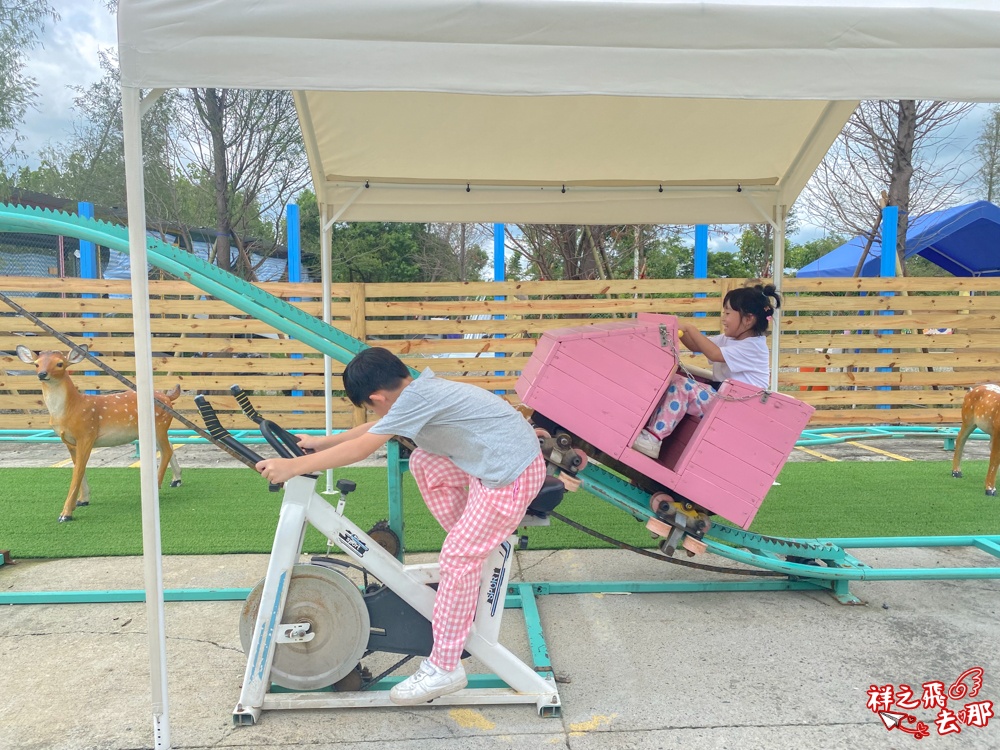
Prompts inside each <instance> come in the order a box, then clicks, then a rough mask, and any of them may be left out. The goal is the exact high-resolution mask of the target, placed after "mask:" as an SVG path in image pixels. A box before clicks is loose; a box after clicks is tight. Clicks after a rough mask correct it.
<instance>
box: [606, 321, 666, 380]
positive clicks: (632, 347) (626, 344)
mask: <svg viewBox="0 0 1000 750" xmlns="http://www.w3.org/2000/svg"><path fill="white" fill-rule="evenodd" d="M666 333H667V336H668V342H670V341H671V339H670V337H673V336H674V329H668V330H667V332H666ZM598 343H600V345H601V346H603V347H605V348H606V349H608V351H610V352H612V353H614V354H616V355H618V356H619V357H623V358H626V359H628V360H629V361H631V362H634V363H635V364H636V365H637V366H639V367H641V368H642V369H644V370H645V371H646V372H648V373H649V374H651V375H652V376H653V377H655V378H656V379H658V380H659V381H660V382H663V381H664V380H667V379H668V376H669V375H670V373H672V372H673V371H674V369H675V368H676V366H677V355H676V351H677V342H676V338H674V339H673V341H672V343H668V344H667V345H666V346H664V345H663V344H661V343H660V332H659V329H658V328H657V327H656V326H637V327H635V328H633V329H632V331H631V334H630V335H629V336H609V337H608V338H606V339H602V340H601V341H600V342H598Z"/></svg>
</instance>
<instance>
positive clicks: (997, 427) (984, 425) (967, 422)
mask: <svg viewBox="0 0 1000 750" xmlns="http://www.w3.org/2000/svg"><path fill="white" fill-rule="evenodd" d="M977 427H978V428H979V429H980V430H982V431H983V432H985V433H986V434H987V435H989V436H990V463H989V467H988V468H987V469H986V494H987V495H990V496H994V495H996V494H997V465H998V464H1000V385H994V384H993V383H987V384H986V385H977V386H976V387H975V388H973V389H972V390H971V391H969V392H968V393H966V394H965V399H964V400H963V401H962V427H961V429H959V431H958V436H957V437H956V438H955V457H954V458H952V460H951V475H952V476H953V477H956V478H959V479H960V478H961V477H962V469H961V464H962V451H963V449H964V448H965V441H966V440H968V439H969V435H970V434H972V431H973V430H974V429H976V428H977Z"/></svg>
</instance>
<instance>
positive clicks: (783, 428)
mask: <svg viewBox="0 0 1000 750" xmlns="http://www.w3.org/2000/svg"><path fill="white" fill-rule="evenodd" d="M789 401H791V400H789ZM789 401H783V400H779V399H776V398H774V394H772V395H771V396H770V397H768V400H767V402H766V403H763V404H762V403H761V402H760V399H757V398H754V399H750V400H748V401H739V402H729V403H724V404H723V407H724V408H721V409H719V418H720V419H723V420H724V421H725V422H726V423H727V424H729V425H731V427H732V428H734V429H735V430H737V431H739V432H744V433H746V434H752V435H756V436H757V437H758V439H760V440H764V441H766V442H767V443H769V444H771V445H773V446H775V447H776V448H779V449H780V450H784V451H786V452H787V451H788V450H790V449H791V447H792V446H793V445H795V441H796V440H798V439H799V436H800V435H801V434H802V428H803V427H805V425H806V423H808V421H809V416H810V415H811V412H809V411H807V410H805V409H801V408H799V405H798V404H799V402H791V403H790V402H789ZM730 404H738V405H739V406H742V407H743V408H726V407H729V406H730ZM803 406H804V404H803Z"/></svg>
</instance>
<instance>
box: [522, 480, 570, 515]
mask: <svg viewBox="0 0 1000 750" xmlns="http://www.w3.org/2000/svg"><path fill="white" fill-rule="evenodd" d="M565 492H566V486H565V485H564V484H563V483H562V482H560V481H559V480H558V479H556V478H555V477H553V476H546V477H545V481H544V482H543V483H542V488H541V489H540V490H539V491H538V494H537V495H535V499H534V500H532V501H531V504H530V505H528V510H527V515H529V516H536V517H538V518H545V517H546V516H548V514H549V511H551V510H553V509H554V508H555V507H556V506H557V505H559V503H561V502H562V499H563V495H564V494H565Z"/></svg>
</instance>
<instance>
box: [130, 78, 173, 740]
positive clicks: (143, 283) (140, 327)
mask: <svg viewBox="0 0 1000 750" xmlns="http://www.w3.org/2000/svg"><path fill="white" fill-rule="evenodd" d="M141 109H142V101H141V91H140V90H139V89H137V88H132V87H130V86H122V119H123V123H122V125H123V131H124V138H125V182H126V194H127V199H128V240H129V253H130V261H131V262H130V266H131V275H132V330H133V335H134V347H135V384H136V396H137V398H138V411H139V455H140V456H141V460H140V462H139V478H140V488H141V491H142V557H143V568H144V572H145V575H144V578H145V583H146V632H147V633H148V634H149V635H148V638H147V642H148V644H149V678H150V689H151V694H152V706H153V747H154V748H155V749H156V750H160V748H169V747H170V716H169V711H168V705H167V639H166V632H165V631H164V627H163V620H164V616H163V565H162V563H163V560H162V557H161V553H162V551H161V548H160V507H159V504H160V497H159V487H158V486H157V483H156V475H157V471H156V435H155V432H154V425H155V419H154V412H153V352H152V335H151V333H150V326H149V279H148V277H147V275H146V205H145V192H144V190H145V188H144V175H143V167H142V165H143V159H142V128H141V125H142V122H141V120H142V116H141V114H140V112H141Z"/></svg>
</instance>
